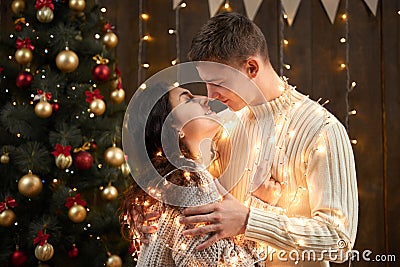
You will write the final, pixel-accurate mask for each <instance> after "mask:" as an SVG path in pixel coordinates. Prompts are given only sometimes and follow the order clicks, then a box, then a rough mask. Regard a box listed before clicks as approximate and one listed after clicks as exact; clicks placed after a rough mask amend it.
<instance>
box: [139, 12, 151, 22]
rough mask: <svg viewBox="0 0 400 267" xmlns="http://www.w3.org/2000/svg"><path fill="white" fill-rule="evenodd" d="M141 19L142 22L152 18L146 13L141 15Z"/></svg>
mask: <svg viewBox="0 0 400 267" xmlns="http://www.w3.org/2000/svg"><path fill="white" fill-rule="evenodd" d="M140 17H141V18H142V20H148V19H149V18H150V16H149V14H146V13H143V14H141V15H140Z"/></svg>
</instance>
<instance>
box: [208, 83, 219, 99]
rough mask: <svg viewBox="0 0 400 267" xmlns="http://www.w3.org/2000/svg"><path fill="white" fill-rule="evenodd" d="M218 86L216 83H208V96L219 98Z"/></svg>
mask: <svg viewBox="0 0 400 267" xmlns="http://www.w3.org/2000/svg"><path fill="white" fill-rule="evenodd" d="M217 88H218V87H217V86H216V85H215V84H212V83H207V96H208V98H209V99H219V97H220V94H219V93H218V89H217Z"/></svg>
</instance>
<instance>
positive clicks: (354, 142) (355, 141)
mask: <svg viewBox="0 0 400 267" xmlns="http://www.w3.org/2000/svg"><path fill="white" fill-rule="evenodd" d="M350 142H351V143H352V144H353V145H356V144H357V143H358V142H357V139H352V140H351V141H350Z"/></svg>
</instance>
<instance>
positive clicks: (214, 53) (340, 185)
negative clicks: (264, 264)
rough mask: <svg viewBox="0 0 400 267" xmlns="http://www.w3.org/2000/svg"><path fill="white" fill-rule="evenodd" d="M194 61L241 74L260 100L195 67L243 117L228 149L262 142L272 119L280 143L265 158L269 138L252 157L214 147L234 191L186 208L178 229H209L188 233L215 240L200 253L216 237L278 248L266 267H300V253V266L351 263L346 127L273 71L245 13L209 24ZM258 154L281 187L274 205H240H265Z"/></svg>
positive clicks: (352, 215) (353, 221)
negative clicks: (259, 133) (258, 130)
mask: <svg viewBox="0 0 400 267" xmlns="http://www.w3.org/2000/svg"><path fill="white" fill-rule="evenodd" d="M189 59H190V60H192V61H211V62H217V63H222V64H226V65H228V66H230V67H232V68H235V69H236V70H238V71H240V72H241V73H242V74H244V75H245V76H246V77H247V78H248V79H249V80H250V81H252V82H254V84H255V85H256V86H257V87H258V89H259V92H260V93H261V95H262V96H263V97H259V95H257V93H256V92H253V91H251V90H250V92H252V93H250V94H249V89H248V88H247V87H243V88H237V87H235V86H234V84H232V83H230V80H229V78H228V77H227V76H225V77H222V76H221V75H220V76H218V75H219V74H220V73H221V72H220V71H218V70H217V69H215V70H212V69H210V68H212V66H211V67H207V66H208V65H201V64H199V65H198V67H197V69H198V71H199V74H200V77H201V78H202V79H203V80H204V81H205V82H206V84H207V90H208V96H209V98H212V99H217V100H219V101H221V102H223V103H225V104H226V105H227V106H228V107H229V108H230V109H231V110H232V111H235V112H236V113H238V114H239V115H238V116H239V117H240V118H241V120H242V121H243V120H245V123H244V124H243V125H244V126H243V127H244V128H245V129H246V131H240V130H239V127H238V128H237V129H236V128H234V129H233V130H232V133H231V137H232V138H231V139H230V142H231V143H232V146H233V147H235V146H237V147H240V144H242V143H243V142H245V143H247V144H252V142H253V139H254V138H258V137H256V134H255V133H254V132H252V131H251V130H250V129H252V127H253V126H252V125H253V124H258V125H261V126H259V127H265V129H264V130H265V132H268V131H270V127H271V124H268V123H263V122H264V120H267V119H266V117H268V116H271V115H272V116H273V120H272V121H273V124H274V125H273V126H274V127H275V134H273V137H272V139H273V140H275V143H274V144H275V145H274V151H273V152H272V154H271V153H270V154H268V153H267V152H266V151H267V150H268V149H271V148H270V145H269V142H268V138H264V137H265V136H266V135H264V137H263V139H261V140H259V141H260V143H259V144H258V145H259V147H258V149H259V150H252V149H250V150H248V153H249V154H250V156H248V155H246V153H245V152H244V150H241V149H232V151H231V152H229V146H228V145H225V143H224V142H222V141H221V142H218V143H217V151H218V153H219V154H220V155H221V157H220V160H219V161H220V162H219V163H218V164H219V165H220V166H222V170H224V171H223V177H224V179H222V181H221V183H222V184H223V185H224V186H225V188H228V189H229V190H230V194H226V195H225V196H224V198H223V200H222V201H221V202H218V203H214V204H209V205H205V206H200V207H191V208H187V209H185V210H184V211H183V214H184V215H185V216H184V217H182V218H181V220H180V222H181V223H183V224H197V223H206V225H205V226H203V227H197V228H193V229H190V230H187V231H185V232H184V234H186V235H190V236H193V235H201V234H210V235H211V236H210V238H209V239H208V240H207V241H206V242H205V243H203V244H202V245H200V246H199V247H198V249H199V250H201V249H204V248H206V247H208V246H210V244H212V243H213V242H215V241H216V240H219V239H222V238H225V237H230V236H236V235H240V234H244V238H246V239H250V240H253V241H257V242H259V243H260V244H267V245H268V246H271V247H273V248H274V249H275V252H277V253H276V254H275V255H273V253H272V254H271V253H270V254H269V256H268V258H267V261H271V262H268V266H295V264H296V263H297V260H301V259H302V257H303V261H304V262H306V263H304V264H305V265H304V266H329V263H328V261H333V262H342V261H345V260H346V259H347V255H346V252H348V251H349V250H351V248H352V246H353V245H354V241H355V237H356V230H357V220H358V194H357V182H356V172H355V163H354V157H353V152H352V148H351V144H350V142H349V139H348V136H347V133H346V130H345V128H344V127H343V125H342V124H341V123H340V122H339V121H338V120H337V119H336V118H335V117H334V116H333V115H332V114H330V113H329V112H328V111H327V110H326V109H325V108H323V107H322V106H321V105H319V104H318V103H316V102H314V101H312V100H310V99H308V98H307V97H306V96H304V95H302V94H301V93H299V92H298V91H296V90H295V89H294V88H293V87H291V86H289V85H288V84H287V83H286V81H285V80H283V79H281V78H280V77H279V76H278V75H277V73H276V72H275V71H274V69H273V67H272V65H271V63H270V61H269V57H268V51H267V44H266V41H265V37H264V36H263V34H262V32H261V30H260V29H259V28H258V27H257V26H256V25H255V24H254V23H253V22H251V21H250V20H249V19H247V18H246V17H245V16H243V15H240V14H237V13H224V14H220V15H217V16H215V17H213V18H211V19H210V20H209V21H208V22H207V23H206V24H205V25H204V26H203V27H202V29H201V30H200V31H199V32H198V33H197V35H196V36H195V37H194V39H193V41H192V46H191V49H190V52H189ZM228 76H229V75H228ZM234 87H235V88H234ZM233 88H234V89H233ZM252 94H253V95H254V94H255V95H256V97H252ZM245 109H248V111H247V112H244V111H243V110H245ZM251 115H252V116H251ZM254 118H257V119H254ZM268 127H269V128H268ZM262 130H263V129H262ZM235 131H236V132H235ZM269 138H271V136H269ZM257 151H262V152H257ZM257 153H263V155H264V157H265V162H267V161H269V162H270V164H271V165H272V167H271V168H270V170H269V174H270V175H271V176H272V177H273V178H274V179H275V180H276V181H278V182H280V183H281V184H282V192H281V194H282V197H281V198H280V200H279V201H278V203H277V205H276V206H277V207H271V208H267V209H265V208H260V207H259V208H257V207H255V205H252V204H250V207H248V205H245V204H244V202H245V201H246V200H248V199H249V192H250V194H252V193H253V196H254V195H256V196H258V197H259V198H260V199H262V196H260V193H259V192H258V193H257V194H255V192H257V191H256V190H254V189H255V188H252V185H251V180H252V177H254V173H255V171H256V169H257V168H255V167H254V166H258V165H260V164H263V161H261V162H257V156H256V154H257ZM227 154H229V156H226V155H227ZM268 155H272V158H268ZM242 162H246V166H245V167H246V168H241V167H240V168H235V166H239V165H243V163H242ZM260 167H261V166H260ZM238 171H239V172H241V173H240V174H239V176H240V179H239V180H237V181H235V183H234V184H233V183H230V182H229V177H232V176H237V175H238V173H237V172H238ZM278 252H279V253H278ZM296 253H297V254H296ZM294 254H296V255H297V257H295V256H294ZM307 256H308V257H307Z"/></svg>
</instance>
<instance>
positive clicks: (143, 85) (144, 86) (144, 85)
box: [139, 83, 147, 90]
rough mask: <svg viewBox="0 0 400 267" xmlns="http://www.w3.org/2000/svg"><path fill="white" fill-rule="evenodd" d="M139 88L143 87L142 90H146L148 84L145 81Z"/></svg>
mask: <svg viewBox="0 0 400 267" xmlns="http://www.w3.org/2000/svg"><path fill="white" fill-rule="evenodd" d="M139 88H140V89H142V90H144V89H146V88H147V86H146V84H145V83H142V84H141V85H140V86H139Z"/></svg>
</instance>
